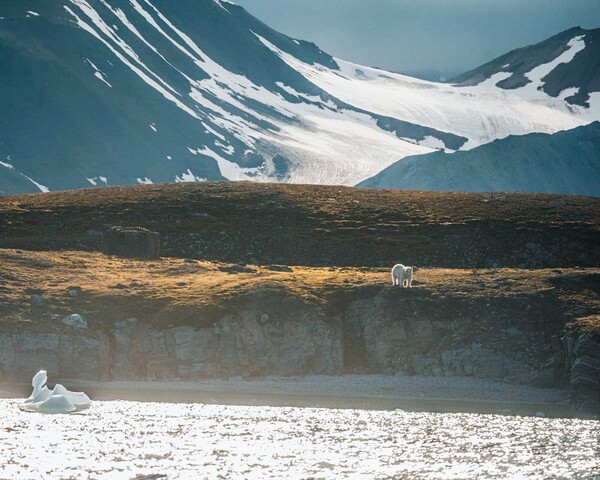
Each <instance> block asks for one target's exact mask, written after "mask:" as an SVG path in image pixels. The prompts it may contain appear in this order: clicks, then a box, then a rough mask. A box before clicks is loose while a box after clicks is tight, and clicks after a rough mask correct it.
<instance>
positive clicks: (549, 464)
mask: <svg viewBox="0 0 600 480" xmlns="http://www.w3.org/2000/svg"><path fill="white" fill-rule="evenodd" d="M19 402H20V401H19V400H0V426H1V427H0V445H1V446H2V448H1V449H0V478H19V479H27V478H53V479H54V478H98V479H113V478H114V479H122V478H134V477H136V476H137V475H140V476H141V475H149V474H155V475H157V474H164V475H168V478H180V479H181V478H186V479H187V478H217V477H218V476H219V475H221V477H222V478H308V477H315V478H398V477H407V478H432V479H435V478H475V477H480V478H594V477H595V476H598V475H600V422H597V421H593V420H574V419H548V418H529V417H509V416H499V415H476V414H434V413H407V412H403V411H398V410H396V411H368V410H338V409H318V408H291V407H289V408H288V407H244V406H222V405H202V404H168V403H139V402H125V401H110V402H94V403H93V404H92V407H91V409H90V410H88V411H87V412H86V413H84V414H76V415H43V414H37V413H26V412H21V411H20V410H19V409H18V408H17V406H18V404H19Z"/></svg>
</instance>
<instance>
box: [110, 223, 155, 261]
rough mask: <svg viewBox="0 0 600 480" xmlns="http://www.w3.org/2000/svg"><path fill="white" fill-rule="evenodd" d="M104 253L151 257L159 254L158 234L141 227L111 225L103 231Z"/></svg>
mask: <svg viewBox="0 0 600 480" xmlns="http://www.w3.org/2000/svg"><path fill="white" fill-rule="evenodd" d="M104 253H106V254H107V255H118V256H120V257H127V258H140V259H146V260H147V259H152V258H158V256H159V254H160V234H159V233H158V232H152V231H150V230H147V229H145V228H141V227H111V228H109V229H108V230H106V231H105V232H104Z"/></svg>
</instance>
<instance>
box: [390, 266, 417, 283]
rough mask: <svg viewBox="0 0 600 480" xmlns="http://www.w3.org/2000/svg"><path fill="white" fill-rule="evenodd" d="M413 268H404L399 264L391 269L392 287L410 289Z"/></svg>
mask: <svg viewBox="0 0 600 480" xmlns="http://www.w3.org/2000/svg"><path fill="white" fill-rule="evenodd" d="M412 277H413V267H405V266H404V265H402V264H401V263H399V264H397V265H394V268H392V285H400V286H401V287H402V288H412Z"/></svg>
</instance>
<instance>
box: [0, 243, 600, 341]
mask: <svg viewBox="0 0 600 480" xmlns="http://www.w3.org/2000/svg"><path fill="white" fill-rule="evenodd" d="M274 268H275V269H274ZM279 268H281V267H273V266H270V267H264V266H263V267H246V268H245V269H239V267H238V266H237V265H231V264H224V263H214V262H205V261H190V260H182V259H176V258H163V259H160V260H156V261H151V262H147V261H137V260H130V259H121V258H118V257H113V256H106V255H103V254H99V253H86V252H77V251H64V252H26V251H20V250H0V312H2V315H1V317H2V320H1V325H2V327H3V330H7V329H9V330H10V329H11V328H21V329H22V328H23V327H24V326H26V327H27V328H28V329H34V330H35V329H41V330H45V331H47V330H48V329H50V330H52V329H58V330H59V329H60V328H64V327H63V325H62V323H61V320H62V318H63V317H64V316H66V315H68V314H71V313H73V312H78V313H81V314H83V315H84V317H86V318H87V319H88V320H89V321H90V322H91V325H90V326H91V327H92V329H94V330H98V329H104V328H110V326H111V325H112V322H114V321H115V320H116V319H125V318H130V317H137V318H142V319H144V320H146V321H148V322H150V323H152V324H153V325H155V326H157V327H159V328H162V327H166V326H172V325H178V324H180V325H190V324H191V325H195V326H212V322H213V321H214V319H215V318H219V317H220V316H223V315H226V314H227V312H231V311H235V310H238V311H241V310H244V309H248V308H250V307H249V306H253V307H252V308H254V307H258V308H259V309H262V310H263V311H265V312H270V314H271V315H272V316H273V315H279V316H285V315H286V314H288V312H289V311H290V310H299V311H303V310H310V311H313V312H317V313H318V314H319V315H323V316H325V317H328V318H331V319H333V318H335V317H336V316H337V315H340V314H341V313H342V312H344V311H345V309H346V308H347V307H348V305H349V304H350V303H351V302H354V301H357V300H360V299H361V298H363V299H372V298H376V297H379V298H382V299H383V300H385V301H386V302H391V303H390V304H391V305H395V306H396V307H395V308H399V310H398V312H396V314H395V315H393V316H394V318H395V317H396V316H398V318H401V317H403V316H404V315H405V314H410V315H412V312H413V310H415V311H416V310H418V311H419V313H420V315H421V316H425V317H429V318H432V319H439V320H440V321H443V322H444V323H447V322H450V323H451V322H452V321H453V320H454V319H455V318H471V320H473V321H475V323H476V324H477V328H476V329H475V330H474V331H473V332H470V335H472V336H474V337H475V338H476V337H477V335H481V334H482V332H483V331H486V329H492V331H494V330H497V329H500V328H508V327H511V326H512V327H516V326H519V328H522V329H523V330H524V331H528V330H532V331H534V330H539V329H540V328H541V327H542V326H543V328H542V330H544V329H545V330H546V331H547V332H548V334H559V333H560V332H561V331H562V330H563V329H564V327H565V326H571V327H575V328H581V329H585V330H587V331H589V332H597V331H600V328H599V327H600V323H598V322H597V318H598V315H600V271H599V270H598V269H534V270H522V269H491V270H490V269H437V268H435V269H420V270H418V271H417V272H416V274H415V281H414V288H413V289H412V290H403V289H400V288H394V287H392V285H391V281H390V278H389V271H388V269H381V268H355V267H342V268H315V267H299V266H293V267H288V270H289V271H277V270H278V269H279ZM73 287H77V290H79V292H78V295H77V296H71V295H69V290H70V289H73ZM32 295H38V296H41V297H42V298H44V300H45V302H46V303H45V304H43V305H34V304H32V303H31V296H32ZM594 316H595V317H594ZM579 319H581V320H579ZM594 319H595V320H594ZM24 322H25V323H24ZM482 329H483V330H482ZM468 334H469V333H468V332H464V335H468Z"/></svg>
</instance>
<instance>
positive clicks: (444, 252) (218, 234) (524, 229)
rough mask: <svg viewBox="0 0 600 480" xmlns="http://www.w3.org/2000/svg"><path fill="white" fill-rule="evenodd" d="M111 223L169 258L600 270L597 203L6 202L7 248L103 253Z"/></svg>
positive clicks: (225, 196) (215, 196) (384, 196)
mask: <svg viewBox="0 0 600 480" xmlns="http://www.w3.org/2000/svg"><path fill="white" fill-rule="evenodd" d="M110 225H132V226H142V227H147V228H150V229H153V230H156V231H159V232H160V233H161V237H162V245H163V248H162V252H163V253H164V255H166V256H175V257H192V258H198V259H204V260H213V261H223V262H246V263H252V264H263V265H266V264H270V263H281V264H290V265H306V266H332V265H333V266H370V267H388V266H391V265H393V264H394V263H396V262H402V263H405V264H415V265H418V266H435V267H449V268H481V267H572V266H597V265H599V264H600V249H598V248H597V245H598V244H600V231H599V226H600V199H595V198H585V197H575V196H563V195H541V194H518V193H512V194H505V193H496V194H474V193H442V192H406V191H386V190H368V189H357V188H346V187H337V186H336V187H333V186H331V187H328V186H305V185H284V184H256V183H200V184H165V185H148V186H136V187H115V188H105V189H88V190H77V191H66V192H53V193H49V194H43V195H40V194H36V195H23V196H16V197H3V198H2V199H1V200H0V247H4V248H24V249H38V250H60V249H72V250H92V251H93V250H100V249H101V247H102V230H103V229H104V228H106V227H107V226H110Z"/></svg>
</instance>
